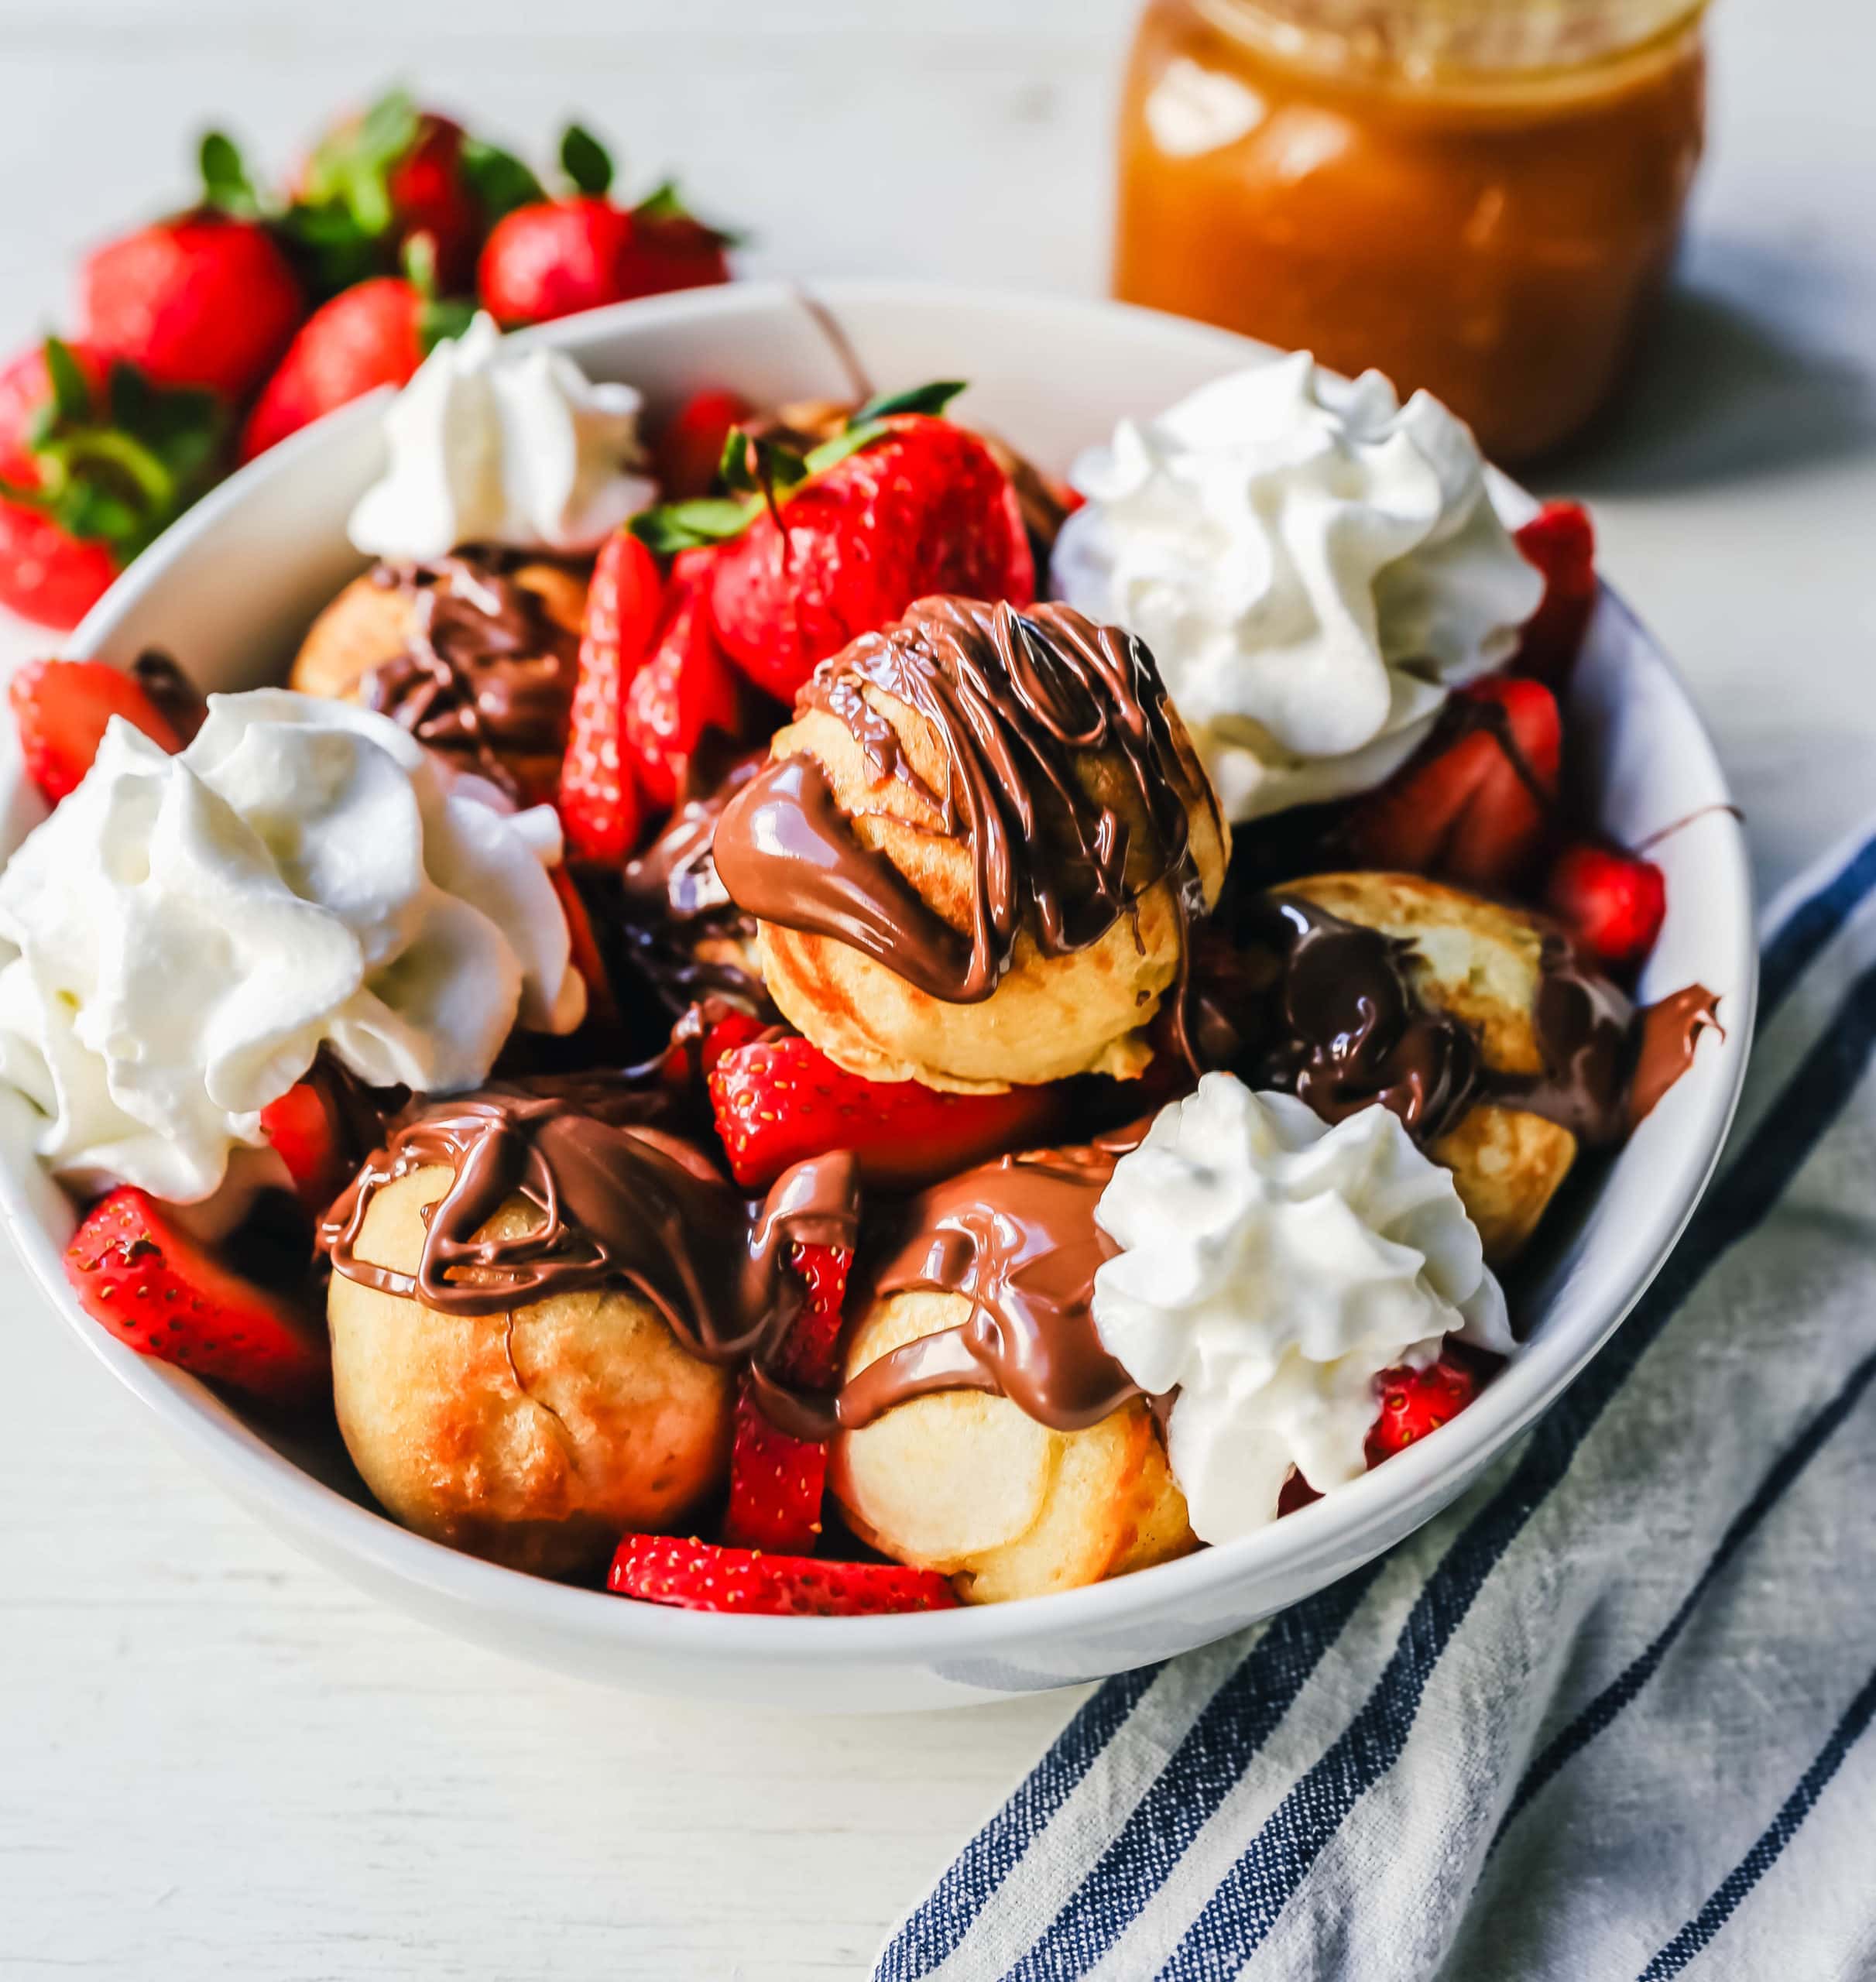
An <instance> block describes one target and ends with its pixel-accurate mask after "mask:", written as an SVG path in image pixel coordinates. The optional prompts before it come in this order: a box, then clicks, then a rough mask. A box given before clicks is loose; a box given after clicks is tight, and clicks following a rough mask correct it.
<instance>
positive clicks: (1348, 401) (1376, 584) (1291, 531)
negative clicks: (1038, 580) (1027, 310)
mask: <svg viewBox="0 0 1876 1982" xmlns="http://www.w3.org/2000/svg"><path fill="white" fill-rule="evenodd" d="M1071 479H1072V481H1073V482H1074V484H1075V487H1076V489H1079V491H1080V492H1081V493H1082V495H1083V496H1085V497H1086V498H1087V502H1086V504H1085V506H1084V507H1083V508H1082V509H1079V510H1078V511H1076V512H1075V514H1074V515H1073V516H1071V517H1070V518H1069V519H1068V522H1067V523H1066V524H1065V526H1063V529H1062V532H1061V537H1060V538H1059V539H1058V541H1057V544H1056V546H1055V557H1054V562H1053V567H1052V575H1053V579H1054V585H1055V591H1056V592H1057V594H1058V595H1059V596H1060V597H1061V598H1065V599H1066V600H1067V601H1068V603H1069V604H1070V605H1072V606H1074V607H1075V608H1076V609H1078V610H1079V611H1080V612H1085V613H1086V614H1087V615H1088V616H1089V617H1090V618H1092V619H1098V620H1102V621H1104V622H1109V623H1116V624H1119V625H1120V626H1125V627H1126V628H1127V629H1128V631H1129V632H1130V633H1136V634H1137V635H1138V636H1140V639H1142V640H1144V641H1145V642H1146V643H1147V646H1149V647H1150V648H1151V650H1152V652H1153V656H1154V660H1156V661H1157V663H1158V664H1159V670H1160V674H1161V678H1162V679H1163V680H1164V682H1165V684H1166V688H1167V691H1168V694H1170V695H1171V698H1172V700H1173V703H1174V705H1175V707H1176V708H1178V712H1179V713H1180V715H1182V717H1184V718H1185V725H1186V727H1187V729H1188V730H1190V731H1191V732H1192V738H1193V740H1194V742H1195V743H1196V744H1197V746H1198V747H1199V753H1200V754H1201V755H1202V756H1203V757H1204V759H1205V760H1206V768H1207V769H1208V770H1209V771H1210V772H1211V773H1212V782H1213V783H1214V784H1216V786H1217V787H1218V790H1219V797H1221V799H1222V800H1223V802H1224V805H1225V809H1226V812H1227V813H1228V814H1230V817H1231V818H1232V819H1233V820H1234V821H1236V820H1242V819H1247V818H1256V817H1257V816H1258V815H1260V814H1264V813H1269V812H1274V811H1281V810H1282V809H1283V808H1285V807H1287V806H1291V805H1298V804H1310V803H1314V802H1315V801H1320V800H1323V799H1329V798H1338V797H1346V796H1347V795H1349V794H1351V793H1354V792H1357V791H1362V790H1367V789H1368V788H1369V787H1371V786H1373V785H1375V784H1379V783H1380V782H1381V780H1383V779H1384V778H1386V777H1388V776H1389V775H1391V773H1393V772H1394V770H1398V768H1399V766H1401V764H1402V763H1404V762H1405V761H1406V760H1407V759H1408V756H1411V753H1412V752H1413V750H1414V749H1415V746H1417V745H1418V743H1419V742H1421V741H1422V739H1423V738H1424V737H1425V735H1426V733H1427V732H1428V729H1430V728H1431V727H1432V722H1433V718H1435V715H1438V713H1439V709H1440V708H1441V706H1442V704H1443V703H1444V701H1445V700H1446V692H1447V691H1448V689H1449V688H1452V687H1454V686H1456V685H1458V684H1460V683H1463V682H1466V681H1470V680H1472V679H1473V678H1474V677H1476V676H1477V675H1480V674H1484V673H1486V672H1487V671H1488V670H1490V669H1491V668H1493V667H1497V665H1498V664H1500V662H1502V661H1504V660H1506V659H1507V657H1509V656H1510V654H1511V650H1512V649H1513V647H1514V646H1515V645H1516V643H1517V638H1518V629H1519V627H1520V626H1521V625H1522V623H1523V622H1524V621H1525V620H1526V619H1529V618H1530V616H1531V614H1532V613H1533V612H1535V611H1536V609H1537V605H1538V600H1539V598H1541V597H1542V592H1543V583H1542V579H1541V578H1539V576H1538V573H1537V571H1536V570H1535V568H1533V567H1532V566H1531V564H1528V563H1527V562H1526V561H1525V560H1524V557H1522V556H1521V554H1520V553H1519V550H1518V546H1517V544H1516V543H1515V542H1514V540H1513V539H1512V537H1511V533H1510V532H1509V531H1508V530H1507V529H1506V527H1505V526H1504V523H1503V522H1502V521H1501V520H1500V517H1499V516H1498V514H1497V511H1496V510H1495V509H1494V507H1493V506H1492V501H1491V497H1490V492H1489V490H1488V489H1487V486H1486V481H1485V465H1484V462H1483V459H1482V458H1480V453H1479V450H1478V447H1477V446H1476V444H1475V442H1474V441H1473V437H1472V434H1471V432H1470V430H1469V429H1468V428H1467V427H1466V426H1465V425H1464V424H1463V423H1462V422H1461V421H1459V420H1457V419H1456V418H1455V417H1453V415H1452V414H1451V413H1449V412H1448V411H1447V410H1446V408H1445V407H1444V406H1442V405H1441V404H1440V403H1439V401H1438V400H1437V399H1432V398H1431V397H1429V396H1428V394H1426V393H1415V395H1414V396H1413V397H1412V398H1411V399H1409V400H1408V403H1406V405H1405V406H1402V405H1401V403H1400V401H1399V400H1398V398H1397V397H1396V396H1395V394H1394V388H1393V387H1392V386H1391V385H1389V383H1388V382H1387V380H1386V379H1384V378H1383V377H1382V376H1381V375H1380V373H1379V372H1364V373H1363V375H1362V376H1361V377H1360V378H1359V379H1356V380H1354V381H1353V382H1352V383H1351V382H1349V381H1347V380H1346V379H1340V378H1338V377H1336V375H1334V374H1332V373H1330V372H1325V371H1322V370H1321V369H1319V368H1318V366H1317V365H1316V364H1315V362H1314V360H1313V359H1312V358H1310V356H1309V355H1308V353H1307V352H1305V351H1299V352H1297V353H1295V354H1294V355H1291V356H1289V357H1286V358H1279V359H1276V360H1274V361H1272V362H1269V363H1267V364H1263V365H1254V366H1252V367H1250V369H1248V370H1246V371H1243V372H1235V373H1233V374H1232V375H1230V376H1229V377H1226V378H1223V379H1217V380H1216V381H1215V382H1213V383H1212V384H1210V385H1209V386H1203V387H1202V388H1201V389H1199V391H1197V392H1195V393H1192V395H1191V396H1189V397H1188V398H1186V399H1182V400H1181V401H1180V402H1179V403H1178V404H1177V405H1176V406H1173V407H1171V409H1170V410H1168V411H1167V412H1165V413H1162V414H1161V415H1160V416H1159V417H1158V418H1157V419H1155V420H1145V421H1141V422H1137V423H1136V422H1134V421H1131V420H1125V421H1123V422H1122V423H1121V424H1120V427H1118V429H1117V430H1116V432H1115V434H1114V437H1113V441H1112V442H1111V443H1110V444H1109V445H1108V446H1106V447H1097V448H1094V449H1092V450H1091V451H1089V452H1088V453H1086V454H1083V455H1082V457H1081V458H1080V460H1079V461H1077V462H1076V464H1075V468H1074V470H1073V471H1072V476H1071Z"/></svg>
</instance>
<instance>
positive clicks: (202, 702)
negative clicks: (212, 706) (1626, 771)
mask: <svg viewBox="0 0 1876 1982" xmlns="http://www.w3.org/2000/svg"><path fill="white" fill-rule="evenodd" d="M130 671H131V673H132V674H134V675H135V677H137V681H138V683H139V686H140V687H141V688H142V690H143V692H144V694H146V695H148V696H149V698H150V700H151V701H153V702H154V703H155V704H156V712H157V713H158V715H160V716H162V717H163V720H164V721H165V722H167V723H168V724H169V725H170V728H171V729H173V730H174V731H175V732H176V735H177V741H178V742H180V745H181V746H182V747H183V749H187V748H188V747H189V746H190V744H191V743H193V742H194V741H195V733H196V732H197V730H198V729H201V726H202V725H203V724H204V722H207V720H208V698H207V696H206V695H204V694H203V693H202V691H201V689H200V688H197V686H196V685H195V684H194V682H193V681H190V679H189V677H188V676H187V674H184V673H183V670H182V669H181V667H180V665H179V664H177V662H176V661H175V660H173V659H172V658H171V657H170V655H168V654H166V653H164V652H163V650H162V649H161V648H160V647H146V648H145V649H144V650H143V651H142V653H140V654H139V655H138V656H137V657H136V659H135V660H133V661H132V663H131V664H130Z"/></svg>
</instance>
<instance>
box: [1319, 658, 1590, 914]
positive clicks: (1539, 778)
mask: <svg viewBox="0 0 1876 1982" xmlns="http://www.w3.org/2000/svg"><path fill="white" fill-rule="evenodd" d="M1562 760H1563V725H1562V718H1561V717H1560V716H1559V715H1558V712H1557V702H1556V698H1555V696H1554V695H1552V693H1551V692H1550V691H1549V690H1548V688H1545V686H1544V684H1543V683H1542V682H1541V681H1528V680H1526V679H1524V678H1523V677H1518V676H1513V675H1506V674H1491V675H1487V677H1485V679H1484V680H1483V681H1475V682H1473V683H1472V684H1470V687H1467V688H1460V689H1456V691H1454V694H1453V698H1452V715H1451V718H1450V720H1449V722H1448V723H1447V724H1446V725H1442V727H1441V728H1440V729H1439V730H1438V731H1436V732H1435V734H1434V736H1433V737H1432V739H1431V741H1430V742H1428V745H1427V746H1426V748H1425V749H1424V750H1422V753H1420V755H1419V756H1417V757H1415V759H1414V760H1412V761H1411V763H1408V765H1407V766H1405V767H1404V769H1403V770H1400V771H1398V772H1397V773H1395V775H1394V777H1391V779H1389V780H1388V781H1387V784H1384V785H1383V786H1381V787H1380V789H1379V790H1377V791H1374V792H1371V793H1370V794H1369V795H1368V796H1367V797H1366V798H1364V799H1363V800H1362V801H1360V803H1359V804H1357V805H1356V808H1355V810H1354V811H1353V813H1352V814H1350V819H1349V822H1348V832H1349V834H1350V838H1352V840H1353V842H1354V845H1355V847H1356V850H1357V852H1359V853H1360V856H1361V857H1362V859H1364V860H1365V861H1367V862H1369V863H1370V865H1372V866H1377V867H1391V868H1399V869H1405V870H1407V871H1408V872H1410V873H1421V874H1438V875H1440V876H1444V877H1445V878H1446V879H1448V880H1454V881H1458V882H1460V883H1463V884H1465V885H1466V886H1470V887H1477V888H1501V887H1506V886H1510V885H1511V883H1513V882H1514V881H1516V880H1518V878H1519V876H1521V874H1523V873H1524V871H1525V870H1526V869H1528V867H1529V866H1530V864H1531V861H1532V859H1534V858H1535V856H1536V855H1537V853H1538V851H1539V849H1541V848H1542V845H1543V842H1544V838H1545V834H1546V832H1548V827H1549V823H1550V819H1549V814H1550V807H1551V802H1552V801H1553V800H1554V798H1555V795H1556V790H1557V781H1558V776H1559V771H1560V770H1561V768H1562Z"/></svg>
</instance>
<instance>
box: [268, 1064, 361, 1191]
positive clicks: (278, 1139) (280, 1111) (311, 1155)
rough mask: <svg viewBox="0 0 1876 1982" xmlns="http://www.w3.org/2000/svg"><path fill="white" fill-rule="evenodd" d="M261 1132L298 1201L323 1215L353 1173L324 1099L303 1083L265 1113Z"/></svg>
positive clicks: (307, 1083)
mask: <svg viewBox="0 0 1876 1982" xmlns="http://www.w3.org/2000/svg"><path fill="white" fill-rule="evenodd" d="M261 1133H262V1135H263V1136H265V1137H266V1138H267V1140H268V1141H269V1142H270V1143H271V1144H273V1147H274V1151H275V1153H276V1154H277V1155H278V1156H279V1157H280V1161H282V1162H283V1163H284V1164H286V1171H287V1174H288V1175H289V1176H290V1177H291V1178H293V1188H294V1190H295V1191H296V1192H297V1193H298V1194H299V1197H300V1202H301V1203H303V1204H304V1205H305V1206H306V1208H307V1209H308V1210H309V1211H311V1212H322V1211H324V1209H325V1208H326V1207H327V1205H329V1204H331V1202H332V1200H333V1199H334V1198H336V1197H337V1196H338V1194H339V1192H341V1191H342V1190H343V1189H344V1188H345V1185H346V1183H347V1181H348V1179H349V1178H350V1177H351V1174H352V1168H351V1165H350V1164H349V1163H348V1161H347V1160H346V1154H345V1148H344V1146H343V1144H341V1140H340V1137H339V1131H338V1124H337V1123H334V1120H333V1119H332V1112H331V1109H329V1108H328V1107H327V1106H326V1099H325V1096H324V1095H323V1094H322V1093H321V1092H320V1090H319V1089H318V1088H317V1086H316V1085H314V1082H311V1081H299V1082H295V1084H294V1085H293V1086H291V1087H290V1088H289V1089H287V1090H286V1092H285V1093H284V1094H283V1095H282V1096H280V1099H278V1100H276V1101H270V1102H268V1104H267V1106H266V1107H265V1108H263V1109H262V1110H261Z"/></svg>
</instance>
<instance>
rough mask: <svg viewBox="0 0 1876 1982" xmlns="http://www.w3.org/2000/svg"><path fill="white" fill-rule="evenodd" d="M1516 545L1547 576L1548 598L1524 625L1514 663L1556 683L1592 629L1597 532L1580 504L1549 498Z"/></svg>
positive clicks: (1545, 585) (1542, 678) (1563, 674)
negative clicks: (1591, 616)
mask: <svg viewBox="0 0 1876 1982" xmlns="http://www.w3.org/2000/svg"><path fill="white" fill-rule="evenodd" d="M1518 549H1519V550H1521V551H1522V552H1523V553H1524V556H1525V557H1526V558H1528V560H1529V561H1530V562H1531V563H1532V564H1535V565H1536V567H1537V568H1538V570H1539V571H1542V573H1543V574H1544V596H1543V598H1542V600H1540V601H1539V602H1538V609H1537V610H1536V612H1534V613H1533V614H1532V615H1531V617H1530V619H1528V621H1526V622H1525V625H1524V636H1523V637H1522V639H1521V640H1520V641H1519V643H1518V653H1517V656H1516V657H1515V658H1514V660H1513V661H1512V663H1511V666H1512V667H1513V668H1514V670H1516V671H1517V672H1518V673H1519V674H1535V675H1536V676H1538V677H1539V679H1540V680H1542V681H1548V682H1549V683H1550V684H1552V686H1553V687H1555V686H1556V685H1557V684H1559V683H1560V682H1561V681H1562V680H1563V678H1564V677H1565V676H1566V674H1568V673H1569V668H1570V664H1571V662H1572V661H1573V660H1575V659H1576V655H1577V652H1578V650H1579V649H1580V648H1581V646H1583V635H1584V634H1585V633H1586V632H1587V631H1588V630H1589V625H1590V614H1591V613H1592V612H1593V611H1594V610H1595V608H1596V531H1595V529H1594V526H1593V525H1592V524H1591V523H1590V513H1589V511H1588V510H1587V509H1585V508H1584V507H1583V505H1582V504H1581V503H1580V502H1546V503H1545V505H1544V506H1543V508H1542V509H1540V510H1539V511H1538V513H1537V514H1536V515H1535V516H1533V517H1532V518H1531V520H1530V522H1529V523H1526V524H1525V525H1524V527H1523V528H1522V529H1521V530H1519V531H1518Z"/></svg>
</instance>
